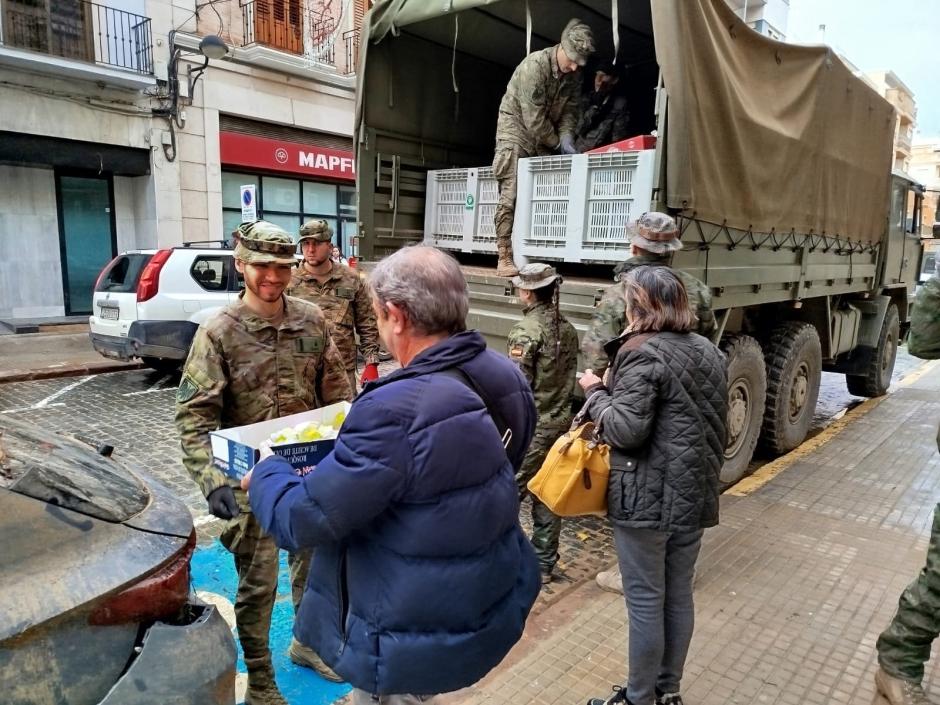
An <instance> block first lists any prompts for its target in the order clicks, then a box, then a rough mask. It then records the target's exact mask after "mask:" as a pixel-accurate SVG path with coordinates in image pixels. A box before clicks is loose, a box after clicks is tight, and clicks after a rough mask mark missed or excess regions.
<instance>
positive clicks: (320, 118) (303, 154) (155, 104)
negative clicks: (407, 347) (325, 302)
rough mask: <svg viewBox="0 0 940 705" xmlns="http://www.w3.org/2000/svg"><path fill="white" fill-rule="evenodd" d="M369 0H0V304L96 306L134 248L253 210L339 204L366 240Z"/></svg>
mask: <svg viewBox="0 0 940 705" xmlns="http://www.w3.org/2000/svg"><path fill="white" fill-rule="evenodd" d="M365 9H366V0H342V1H341V0H223V1H222V2H219V1H216V2H213V3H204V2H196V1H195V0H99V2H91V1H90V0H69V1H68V2H61V1H57V0H0V42H2V44H0V106H2V109H0V183H3V184H5V185H6V188H5V189H0V319H4V318H43V317H50V316H62V315H78V314H86V313H90V312H91V294H92V290H93V288H94V284H95V279H96V277H97V275H98V273H99V272H100V271H101V269H102V267H103V266H104V265H105V264H106V263H107V262H108V261H109V260H110V259H111V258H112V257H113V256H114V255H115V254H117V253H118V252H120V251H124V250H129V249H147V248H161V247H172V246H174V245H179V244H181V243H184V242H204V241H220V240H223V239H225V238H226V237H227V236H228V235H229V234H230V232H231V230H232V229H233V228H234V227H235V225H237V224H238V223H239V222H241V219H242V217H243V214H251V215H254V216H256V217H259V218H261V217H264V218H267V219H269V220H272V221H275V222H277V223H279V224H281V225H283V226H284V227H285V228H288V229H289V230H291V231H293V232H296V231H297V228H298V227H299V225H300V223H301V222H302V220H303V219H305V218H308V217H312V216H318V217H324V218H327V219H328V220H330V221H331V222H333V223H334V224H335V225H336V231H337V237H338V244H340V245H341V247H343V248H345V249H346V250H347V251H350V250H354V248H355V242H356V241H355V237H356V217H355V205H354V203H355V199H354V191H353V183H354V178H355V174H354V171H353V169H354V166H353V163H354V162H353V155H352V129H353V115H354V96H355V61H356V56H357V50H358V27H359V24H360V23H361V18H362V14H363V12H364V11H365ZM206 36H209V37H211V38H213V42H214V49H206V53H212V54H213V57H215V56H216V55H217V54H219V49H218V47H219V46H220V45H221V43H220V42H218V40H215V37H218V38H219V39H221V40H222V42H224V43H225V45H226V46H227V52H226V53H225V55H224V56H220V57H219V58H211V59H207V58H205V57H204V56H203V54H202V53H200V42H201V41H202V39H203V38H204V37H206ZM243 187H244V188H243ZM245 193H249V194H250V195H251V199H250V200H251V203H250V204H248V206H250V207H247V208H246V210H244V211H243V207H244V206H245V204H244V203H243V200H244V194H245Z"/></svg>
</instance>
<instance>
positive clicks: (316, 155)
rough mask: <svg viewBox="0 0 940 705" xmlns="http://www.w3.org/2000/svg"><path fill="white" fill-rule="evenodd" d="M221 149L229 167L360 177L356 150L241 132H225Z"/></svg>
mask: <svg viewBox="0 0 940 705" xmlns="http://www.w3.org/2000/svg"><path fill="white" fill-rule="evenodd" d="M219 150H220V157H221V160H222V164H225V165H226V166H243V167H251V168H253V169H268V170H270V171H285V172H290V173H291V174H303V175H308V176H322V177H326V178H330V179H342V180H344V181H355V180H356V171H355V163H354V161H353V153H352V152H347V151H344V150H341V149H330V148H328V147H317V146H315V145H306V144H300V143H298V142H286V141H284V140H272V139H270V138H268V137H255V136H254V135H242V134H239V133H237V132H221V133H219Z"/></svg>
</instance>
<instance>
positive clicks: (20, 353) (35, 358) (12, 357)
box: [0, 324, 143, 384]
mask: <svg viewBox="0 0 940 705" xmlns="http://www.w3.org/2000/svg"><path fill="white" fill-rule="evenodd" d="M142 366H143V365H142V363H140V362H121V361H119V360H109V359H107V358H105V357H102V356H101V355H100V354H99V353H98V352H96V351H95V349H94V348H93V347H92V345H91V340H90V339H89V337H88V325H87V324H79V325H63V326H55V327H52V328H50V329H49V330H48V331H45V332H40V333H21V334H4V335H0V384H2V383H4V382H22V381H25V380H31V379H49V378H52V377H76V376H80V375H90V374H98V373H100V372H117V371H119V370H133V369H136V368H139V367H142Z"/></svg>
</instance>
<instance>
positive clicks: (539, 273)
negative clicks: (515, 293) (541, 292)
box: [512, 262, 561, 290]
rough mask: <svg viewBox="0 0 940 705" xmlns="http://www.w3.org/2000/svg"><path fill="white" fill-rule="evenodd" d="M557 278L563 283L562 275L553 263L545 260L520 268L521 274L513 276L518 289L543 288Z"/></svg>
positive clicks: (513, 281)
mask: <svg viewBox="0 0 940 705" xmlns="http://www.w3.org/2000/svg"><path fill="white" fill-rule="evenodd" d="M555 280H557V281H558V282H559V283H561V276H560V275H559V274H558V272H556V271H555V268H554V267H552V266H551V265H548V264H545V263H543V262H532V263H531V264H527V265H525V266H524V267H523V268H522V269H520V270H519V274H518V275H517V276H515V277H513V278H512V283H513V284H514V285H515V286H516V288H517V289H529V290H531V289H541V288H542V287H543V286H548V285H549V284H551V283H552V282H553V281H555Z"/></svg>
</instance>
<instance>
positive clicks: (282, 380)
mask: <svg viewBox="0 0 940 705" xmlns="http://www.w3.org/2000/svg"><path fill="white" fill-rule="evenodd" d="M284 301H285V303H284V317H283V319H282V321H281V323H280V325H279V326H278V327H277V328H275V327H274V326H273V325H272V324H271V322H270V321H267V320H265V319H263V318H261V317H259V316H258V315H256V314H255V313H253V312H252V311H251V310H250V309H249V308H248V307H247V306H246V305H245V304H244V303H243V302H242V300H241V297H239V300H238V301H237V302H235V303H233V304H231V305H229V306H226V307H225V308H224V309H222V310H221V311H219V312H218V313H217V314H216V315H215V316H213V317H212V318H210V319H209V320H208V321H206V322H205V323H204V324H203V325H202V326H200V327H199V329H198V330H197V331H196V336H195V337H194V338H193V345H192V348H190V351H189V357H188V358H187V359H186V365H185V367H184V368H183V377H182V379H181V380H180V386H179V390H178V391H177V394H176V428H177V430H178V431H179V434H180V442H181V445H182V450H183V465H184V466H185V467H186V470H187V471H188V472H189V474H190V475H191V476H192V478H193V480H195V481H196V483H197V484H198V485H199V487H200V489H202V492H203V494H204V495H206V496H207V497H208V496H209V494H210V493H211V492H212V491H213V490H215V489H217V488H219V487H221V486H222V485H223V484H226V483H227V484H229V485H232V486H233V487H237V486H238V480H234V479H232V478H229V477H227V476H226V475H225V474H224V473H222V471H221V470H219V469H218V468H217V467H215V466H214V465H213V463H212V448H211V445H210V443H209V432H210V431H215V430H217V429H220V428H230V427H232V426H243V425H245V424H251V423H257V422H258V421H266V420H267V419H274V418H278V417H280V416H286V415H288V414H297V413H300V412H301V411H307V410H308V409H315V408H317V407H320V406H326V405H327V404H334V403H336V402H338V401H343V400H349V399H352V390H350V388H349V377H348V376H347V374H346V370H345V368H344V366H343V361H342V359H341V358H340V355H339V351H338V350H337V349H336V346H335V345H334V344H333V339H332V338H331V337H330V332H329V324H328V323H327V321H326V319H325V318H324V316H323V312H322V311H320V309H319V308H317V307H316V306H314V305H312V304H308V303H307V302H305V301H299V300H297V299H291V298H286V297H285V299H284Z"/></svg>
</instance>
